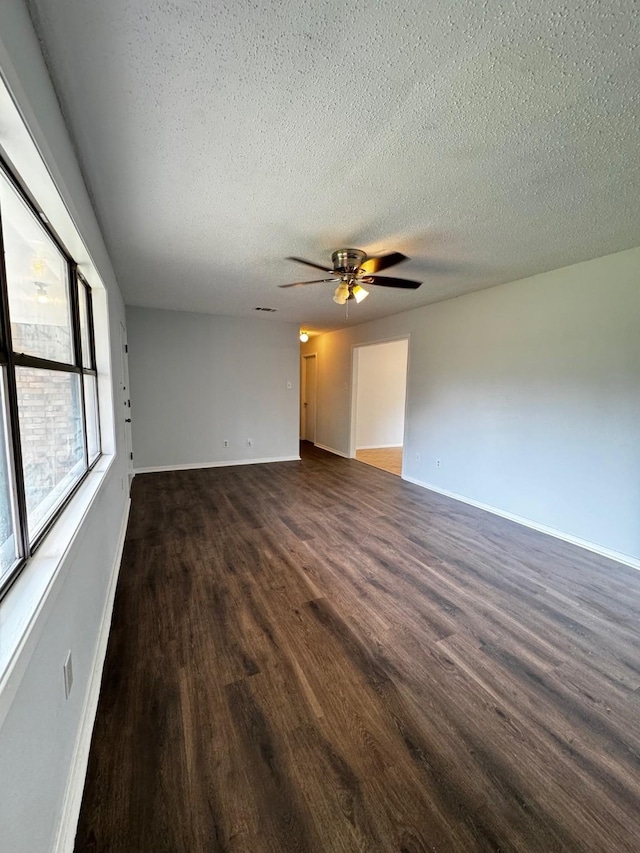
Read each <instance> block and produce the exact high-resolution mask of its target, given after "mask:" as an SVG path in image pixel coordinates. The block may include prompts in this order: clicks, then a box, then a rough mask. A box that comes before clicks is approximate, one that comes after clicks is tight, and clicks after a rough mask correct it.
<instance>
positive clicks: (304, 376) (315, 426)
mask: <svg viewBox="0 0 640 853" xmlns="http://www.w3.org/2000/svg"><path fill="white" fill-rule="evenodd" d="M302 358H303V369H302V382H301V388H300V391H301V393H300V425H301V426H302V413H303V412H304V431H305V433H306V431H307V413H306V410H305V408H304V404H305V399H304V398H305V397H306V396H307V361H306V360H307V359H308V358H315V360H316V377H315V386H316V387H315V389H314V391H315V398H316V410H315V416H314V423H313V437H314V440H313V445H314V446H315V444H316V441H317V439H318V353H317V352H307V353H305V354H304V355H303V356H302ZM301 432H302V430H301ZM300 439H301V440H302V441H308V440H309V439H308V438H306V436H302V435H301V436H300Z"/></svg>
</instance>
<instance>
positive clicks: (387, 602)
mask: <svg viewBox="0 0 640 853" xmlns="http://www.w3.org/2000/svg"><path fill="white" fill-rule="evenodd" d="M639 615H640V572H637V571H635V570H633V569H631V568H625V567H623V566H620V565H617V564H615V563H613V562H609V561H607V560H605V559H602V558H600V557H597V556H595V555H593V554H590V553H588V552H586V551H583V550H580V549H578V548H575V547H573V546H571V545H568V544H566V543H563V542H560V541H557V540H554V539H551V538H548V537H546V536H544V535H542V534H538V533H536V532H534V531H531V530H528V529H526V528H523V527H520V526H518V525H516V524H512V523H510V522H508V521H505V520H503V519H500V518H497V517H495V516H492V515H489V514H487V513H484V512H482V511H480V510H476V509H473V508H472V507H469V506H465V505H464V504H461V503H457V502H455V501H452V500H449V499H447V498H444V497H440V496H438V495H436V494H432V493H430V492H427V491H425V490H422V489H420V488H418V487H416V486H412V485H409V484H407V483H405V482H403V481H401V480H400V479H399V478H398V477H394V476H393V475H391V474H387V473H385V472H382V471H378V470H376V469H375V468H372V467H370V466H367V465H364V464H361V463H359V462H356V461H353V460H347V459H341V458H338V457H335V456H331V455H330V454H327V453H324V452H322V451H319V450H316V449H314V448H310V447H307V448H306V449H305V450H304V451H303V461H302V462H290V463H279V464H274V465H257V466H245V467H237V468H218V469H208V470H194V471H182V472H175V473H166V474H145V475H142V476H137V477H136V478H135V480H134V484H133V505H132V514H131V520H130V524H129V530H128V535H127V541H126V547H125V553H124V558H123V565H122V570H121V575H120V581H119V586H118V591H117V596H116V602H115V610H114V615H113V627H112V632H111V636H110V641H109V648H108V653H107V659H106V665H105V671H104V677H103V684H102V692H101V696H100V704H99V710H98V716H97V720H96V726H95V731H94V736H93V743H92V747H91V756H90V761H89V771H88V777H87V782H86V787H85V792H84V800H83V805H82V813H81V817H80V823H79V828H78V835H77V839H76V851H105V853H106V851H109V853H182V851H190V853H201V851H202V853H204V851H207V853H210V852H211V853H214V851H233V853H240V851H243V853H244V851H247V852H248V851H251V853H263V851H265V852H266V851H270V853H282V851H313V853H315V851H318V853H322V851H331V853H333V851H381V853H382V851H398V853H400V851H404V853H409V851H411V853H417V851H438V853H443V851H465V853H466V851H501V853H508V852H509V851H540V852H541V853H554V851H576V853H578V851H580V853H586V851H593V853H607V851H611V853H625V851H639V850H640V624H639V618H638V617H639Z"/></svg>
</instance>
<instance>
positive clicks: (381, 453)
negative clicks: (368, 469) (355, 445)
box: [356, 447, 402, 476]
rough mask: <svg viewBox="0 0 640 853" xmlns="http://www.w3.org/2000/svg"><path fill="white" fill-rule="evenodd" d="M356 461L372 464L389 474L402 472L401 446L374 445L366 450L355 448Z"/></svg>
mask: <svg viewBox="0 0 640 853" xmlns="http://www.w3.org/2000/svg"><path fill="white" fill-rule="evenodd" d="M356 459H357V460H358V462H364V463H365V465H373V467H374V468H381V469H382V470H383V471H388V472H389V473H390V474H397V475H398V476H400V475H401V474H402V448H401V447H374V448H370V449H368V450H365V449H363V450H356Z"/></svg>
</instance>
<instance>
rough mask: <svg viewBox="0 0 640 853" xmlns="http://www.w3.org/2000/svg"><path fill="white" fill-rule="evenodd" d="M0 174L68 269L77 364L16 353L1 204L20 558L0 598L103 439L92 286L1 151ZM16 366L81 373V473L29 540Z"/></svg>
mask: <svg viewBox="0 0 640 853" xmlns="http://www.w3.org/2000/svg"><path fill="white" fill-rule="evenodd" d="M0 174H1V175H2V176H3V177H4V178H5V179H6V180H7V181H8V183H9V184H10V186H11V187H12V188H13V190H14V191H15V192H16V193H17V195H18V197H19V198H20V199H21V200H22V201H23V202H24V204H25V206H26V208H27V210H28V211H29V212H30V213H31V215H32V216H33V217H34V218H35V220H36V221H37V223H38V225H39V226H40V227H41V228H42V229H43V230H44V232H45V233H46V235H47V237H48V238H49V239H50V240H51V241H52V242H53V244H54V245H55V246H56V248H57V249H58V251H59V252H60V253H61V254H62V257H63V258H64V263H65V264H66V269H67V289H68V301H69V312H70V321H71V336H72V354H73V359H74V361H75V364H67V363H65V362H60V361H53V360H51V359H47V358H41V357H40V356H32V355H27V354H26V353H20V352H15V351H14V349H13V343H12V333H11V315H10V308H9V282H8V279H7V270H6V261H5V251H4V230H3V225H2V207H1V205H0V371H6V386H5V387H6V408H7V411H6V420H7V426H8V432H9V434H8V436H7V444H8V446H9V457H10V458H9V459H8V470H9V475H10V477H11V482H10V484H9V485H10V491H11V493H12V496H13V501H14V516H15V521H16V530H15V531H14V535H15V538H16V543H17V550H18V551H19V554H18V558H17V560H16V562H15V564H14V565H13V567H12V568H11V569H10V570H9V571H8V572H7V573H6V575H5V577H4V578H2V579H0V600H2V598H3V597H4V596H5V595H6V594H7V592H8V591H9V589H10V588H11V586H12V585H13V584H14V583H15V581H16V579H17V578H18V576H19V575H20V573H21V572H22V570H23V569H24V568H25V566H26V564H27V562H28V560H29V558H30V557H31V556H32V555H33V554H34V553H35V552H36V550H37V549H38V547H39V546H40V545H41V543H42V541H43V540H44V539H45V537H46V536H47V534H48V533H49V531H50V530H51V528H52V527H53V525H54V524H55V523H56V521H57V520H58V519H59V518H60V515H61V514H62V513H63V512H64V510H65V509H66V507H67V505H68V504H69V502H70V501H71V500H72V498H73V497H74V495H75V494H76V492H77V491H78V489H79V488H80V487H81V485H82V484H83V482H84V481H85V480H86V478H87V476H88V475H89V473H90V472H91V470H92V469H93V468H94V466H95V465H96V464H97V463H98V461H99V460H100V457H101V456H102V443H101V433H100V406H99V399H98V397H99V395H98V371H97V363H96V353H95V332H94V320H93V301H92V290H91V286H90V285H89V283H88V282H87V280H86V279H85V278H84V276H83V275H82V274H81V273H80V271H79V270H78V265H77V263H76V262H75V261H74V260H73V258H72V257H71V255H70V254H69V252H68V251H67V250H66V248H65V246H64V244H63V243H62V241H61V240H60V238H59V237H58V235H57V234H56V233H55V231H54V230H53V229H52V228H51V226H50V225H49V222H48V220H47V218H46V216H45V215H44V213H43V211H42V210H40V208H39V207H38V205H37V204H36V203H35V201H34V199H33V198H32V196H31V195H30V193H29V192H28V190H27V189H26V188H25V187H24V186H23V185H22V183H21V181H20V180H19V178H18V176H17V175H16V174H15V172H14V171H13V169H12V168H11V166H10V164H9V163H8V162H7V161H6V160H5V159H4V158H3V157H2V155H1V154H0ZM80 287H84V288H85V295H86V306H87V333H88V351H89V361H90V364H89V366H87V367H85V366H84V365H83V361H82V340H81V324H80V299H79V288H80ZM16 367H27V368H38V369H42V370H57V371H61V372H64V373H68V374H76V375H78V377H79V381H78V384H79V386H80V391H79V394H80V404H81V421H82V436H83V441H84V460H83V461H84V466H83V471H82V474H81V476H80V477H79V478H78V479H77V481H76V482H75V483H74V484H73V486H72V488H71V489H70V490H69V491H68V492H67V494H65V496H64V498H63V499H62V500H61V501H60V503H59V504H58V505H57V506H56V508H55V510H54V511H53V512H52V513H51V516H50V517H49V518H48V519H47V521H46V522H45V524H44V525H43V526H42V527H41V528H40V529H39V530H38V533H37V535H36V536H34V537H33V539H31V540H30V537H29V525H28V514H27V496H26V488H25V477H24V460H23V454H22V442H21V437H20V413H19V409H18V391H17V380H16ZM85 374H88V375H91V376H94V377H95V381H96V400H95V406H96V413H97V432H98V435H97V440H98V454H97V455H96V457H95V458H94V459H93V460H90V459H89V441H88V435H87V401H86V397H85V381H84V376H85Z"/></svg>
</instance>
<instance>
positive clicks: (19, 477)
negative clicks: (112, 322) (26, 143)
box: [0, 162, 100, 595]
mask: <svg viewBox="0 0 640 853" xmlns="http://www.w3.org/2000/svg"><path fill="white" fill-rule="evenodd" d="M0 237H1V241H0V249H1V251H0V369H1V370H2V377H1V380H2V381H1V382H0V408H1V411H0V595H2V593H3V592H5V591H6V590H7V589H8V586H9V584H10V583H11V582H12V581H13V579H14V578H15V577H16V576H17V574H18V572H19V571H20V569H21V568H22V566H23V565H24V564H25V562H26V560H27V559H28V557H29V556H30V555H31V554H32V552H33V551H34V549H35V548H36V547H37V546H38V544H39V543H40V541H41V540H42V538H43V536H44V535H45V533H46V532H47V530H48V529H49V527H50V526H51V524H52V523H53V521H54V520H55V518H56V517H57V515H58V513H59V512H60V511H61V509H62V508H63V507H64V505H65V504H66V502H67V501H68V500H69V498H70V497H71V495H72V494H73V492H74V491H75V489H76V488H77V486H78V485H79V483H80V482H81V480H82V479H83V478H84V477H85V475H86V474H87V472H88V471H89V469H90V467H91V466H92V465H93V464H94V463H95V461H96V460H97V459H98V457H99V456H100V427H99V413H98V380H97V371H96V360H95V343H94V337H93V313H92V300H91V288H90V287H89V285H88V284H87V282H86V281H85V280H84V279H83V278H82V276H81V275H80V273H79V272H78V270H77V267H76V265H75V264H74V262H73V261H72V260H71V259H70V258H69V256H68V254H67V253H66V252H65V250H64V248H63V247H62V246H61V245H60V244H59V242H58V241H57V239H56V238H55V236H54V235H53V234H52V233H51V232H50V230H49V229H48V228H47V227H46V225H45V224H44V223H43V221H42V217H40V216H39V215H38V211H37V210H36V208H35V206H34V205H33V204H32V203H31V202H30V200H29V198H28V197H27V195H26V194H25V193H24V191H23V190H22V188H21V187H20V186H19V184H18V183H17V182H16V181H15V180H14V178H13V176H12V175H11V174H10V172H9V171H8V170H7V169H6V167H5V166H4V164H2V163H1V162H0Z"/></svg>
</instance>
